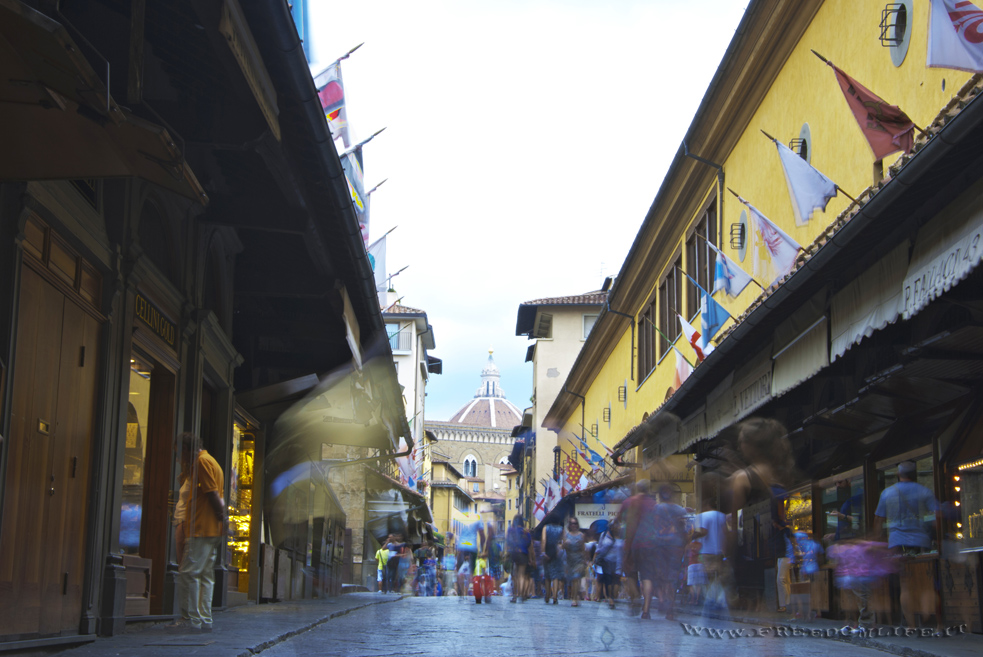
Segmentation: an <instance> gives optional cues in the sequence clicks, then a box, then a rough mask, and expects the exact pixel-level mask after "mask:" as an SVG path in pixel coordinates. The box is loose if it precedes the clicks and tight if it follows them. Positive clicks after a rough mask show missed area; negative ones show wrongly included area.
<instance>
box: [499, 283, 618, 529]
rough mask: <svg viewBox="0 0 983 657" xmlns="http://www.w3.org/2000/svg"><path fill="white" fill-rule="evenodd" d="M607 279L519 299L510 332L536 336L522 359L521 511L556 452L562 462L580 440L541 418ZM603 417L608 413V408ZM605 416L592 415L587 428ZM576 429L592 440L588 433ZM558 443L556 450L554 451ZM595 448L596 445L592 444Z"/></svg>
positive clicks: (596, 311) (549, 471) (529, 507)
mask: <svg viewBox="0 0 983 657" xmlns="http://www.w3.org/2000/svg"><path fill="white" fill-rule="evenodd" d="M610 283H611V280H610V279H609V280H607V281H606V282H605V285H604V287H603V289H601V290H596V291H593V292H587V293H584V294H576V295H570V296H563V297H550V298H546V299H535V300H533V301H526V302H524V303H522V304H520V305H519V310H518V316H517V318H516V325H515V334H516V335H524V336H526V337H527V338H528V339H530V340H535V342H533V343H532V344H531V345H530V346H529V349H528V350H527V351H526V362H527V363H529V362H531V363H532V378H533V399H532V401H533V404H532V407H531V408H529V409H527V411H526V413H527V414H529V427H528V428H527V430H525V431H523V432H522V440H523V443H522V447H523V449H522V454H523V458H524V459H526V460H527V461H528V462H527V463H526V467H527V468H528V470H529V476H527V477H524V478H520V482H521V486H522V493H523V494H522V496H521V500H520V503H521V504H522V505H523V508H522V513H524V514H525V515H526V517H531V515H532V511H533V505H534V504H535V501H536V494H537V493H540V494H541V493H542V492H543V487H542V485H541V484H540V483H539V482H541V481H542V480H543V479H547V478H552V477H553V476H554V466H555V465H556V463H557V458H558V457H559V458H560V461H559V462H560V463H561V465H562V463H563V460H564V459H565V458H566V456H569V455H575V454H576V447H577V446H579V443H578V444H577V445H574V444H572V443H571V442H570V441H571V440H572V436H570V435H565V436H563V437H562V439H561V440H558V435H557V433H556V432H553V431H549V430H548V429H546V428H545V427H544V426H543V420H544V419H545V418H546V413H547V411H549V408H550V406H552V404H553V400H554V399H556V396H557V395H558V394H559V393H560V391H561V390H562V389H563V384H564V381H566V377H567V375H568V374H569V373H570V368H571V366H572V365H573V362H574V360H575V359H576V358H577V354H578V353H580V349H581V348H582V347H583V345H584V342H585V341H586V340H587V337H588V336H589V335H590V332H591V330H592V329H593V328H594V324H595V322H596V321H597V318H598V316H599V315H600V312H601V309H602V308H604V304H605V303H606V301H607V296H608V287H609V285H610ZM606 417H607V418H610V409H609V412H608V414H607V416H606ZM604 419H605V418H601V417H598V418H591V424H589V425H588V429H590V427H591V426H592V425H593V424H597V423H599V422H601V421H604ZM577 433H578V435H581V436H583V437H584V438H585V439H586V440H588V441H591V442H593V439H592V438H591V437H589V436H588V435H585V434H583V433H582V432H579V431H578V432H577ZM588 433H589V431H588ZM557 447H559V449H560V452H559V453H558V452H555V451H554V450H555V449H556V448H557ZM594 448H595V449H600V447H599V446H597V445H594ZM574 458H576V456H574Z"/></svg>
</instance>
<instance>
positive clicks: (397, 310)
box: [382, 303, 426, 315]
mask: <svg viewBox="0 0 983 657" xmlns="http://www.w3.org/2000/svg"><path fill="white" fill-rule="evenodd" d="M382 314H383V315H425V314H426V311H424V310H420V309H419V308H410V307H409V306H403V305H401V304H398V303H394V304H393V305H391V306H389V307H388V308H384V309H383V310H382Z"/></svg>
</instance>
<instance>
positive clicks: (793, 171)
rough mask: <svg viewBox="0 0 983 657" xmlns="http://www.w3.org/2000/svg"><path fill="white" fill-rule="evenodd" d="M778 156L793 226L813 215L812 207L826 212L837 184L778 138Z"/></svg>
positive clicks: (804, 222)
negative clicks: (792, 217) (793, 221)
mask: <svg viewBox="0 0 983 657" xmlns="http://www.w3.org/2000/svg"><path fill="white" fill-rule="evenodd" d="M774 141H775V146H777V147H778V157H779V159H781V161H782V171H784V172H785V184H786V185H788V195H789V197H791V199H792V212H793V213H794V214H795V225H796V226H805V225H806V224H807V223H809V219H810V218H812V213H813V211H814V210H816V209H817V208H818V209H821V210H822V211H823V212H825V211H826V205H827V204H828V203H829V200H830V199H831V198H833V197H834V196H836V183H834V182H833V181H832V180H830V179H829V178H827V177H826V176H824V175H823V174H822V173H820V172H819V170H818V169H815V168H813V166H812V165H811V164H809V163H808V162H806V161H805V160H804V159H802V158H801V157H799V155H798V154H797V153H795V152H794V151H792V150H791V149H790V148H789V147H788V146H786V145H785V144H783V143H781V142H780V141H778V140H777V139H776V140H774Z"/></svg>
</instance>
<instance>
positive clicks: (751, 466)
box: [730, 418, 795, 612]
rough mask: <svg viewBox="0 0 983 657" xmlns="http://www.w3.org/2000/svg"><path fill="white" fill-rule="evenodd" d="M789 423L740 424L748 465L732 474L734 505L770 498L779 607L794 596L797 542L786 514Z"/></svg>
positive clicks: (754, 421)
mask: <svg viewBox="0 0 983 657" xmlns="http://www.w3.org/2000/svg"><path fill="white" fill-rule="evenodd" d="M786 433H787V432H786V431H785V427H783V426H782V425H781V423H779V422H778V421H777V420H772V419H767V418H751V419H749V420H745V421H744V422H741V424H740V425H738V437H737V445H738V451H739V452H740V454H741V456H742V457H743V458H744V461H745V463H747V464H748V465H747V466H746V467H745V468H742V469H740V470H738V471H737V472H735V473H734V474H733V475H732V476H731V478H730V484H731V495H732V502H733V509H734V510H735V511H737V510H740V509H743V508H744V507H745V506H748V505H751V504H756V503H758V502H764V501H769V502H770V510H771V537H770V539H769V545H770V547H771V551H772V553H773V554H774V555H775V556H776V557H777V562H776V576H775V577H776V584H777V588H778V611H779V612H784V611H786V609H787V605H788V602H789V599H790V597H791V593H792V591H791V589H792V581H791V573H792V564H793V562H794V561H795V545H794V537H793V536H792V530H791V527H790V526H789V523H788V519H787V516H786V508H785V507H786V504H787V502H788V497H789V495H788V489H787V486H788V482H789V481H790V479H791V476H792V466H793V461H792V448H791V445H790V444H789V442H788V437H787V435H786Z"/></svg>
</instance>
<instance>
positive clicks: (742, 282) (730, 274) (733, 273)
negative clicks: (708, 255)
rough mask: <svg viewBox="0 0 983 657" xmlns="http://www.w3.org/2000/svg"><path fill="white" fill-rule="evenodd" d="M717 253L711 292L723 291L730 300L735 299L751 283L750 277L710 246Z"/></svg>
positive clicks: (718, 250)
mask: <svg viewBox="0 0 983 657" xmlns="http://www.w3.org/2000/svg"><path fill="white" fill-rule="evenodd" d="M710 248H712V249H713V250H714V251H716V253H717V264H716V266H715V268H714V275H713V291H714V292H716V291H717V290H723V291H724V292H726V293H727V295H728V296H729V297H731V298H736V297H737V295H738V294H740V293H741V292H743V291H744V288H746V287H747V286H748V283H750V282H751V276H750V275H748V274H747V273H746V272H745V271H744V270H743V269H741V268H740V267H738V266H737V265H735V264H734V263H733V262H731V261H730V259H729V258H728V257H727V256H725V255H724V254H723V251H721V250H720V249H718V248H717V247H715V246H713V245H712V244H711V245H710Z"/></svg>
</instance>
